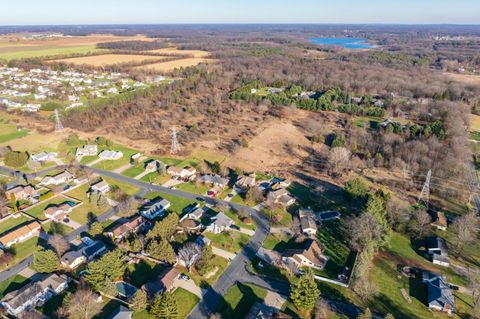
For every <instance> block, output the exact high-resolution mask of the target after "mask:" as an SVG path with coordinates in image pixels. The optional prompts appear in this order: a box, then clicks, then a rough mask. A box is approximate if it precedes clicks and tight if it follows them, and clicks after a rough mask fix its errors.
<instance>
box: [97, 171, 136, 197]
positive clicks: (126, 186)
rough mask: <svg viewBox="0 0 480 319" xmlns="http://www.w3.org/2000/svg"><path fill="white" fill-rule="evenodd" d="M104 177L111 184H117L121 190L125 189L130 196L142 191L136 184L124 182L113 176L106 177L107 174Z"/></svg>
mask: <svg viewBox="0 0 480 319" xmlns="http://www.w3.org/2000/svg"><path fill="white" fill-rule="evenodd" d="M102 178H103V179H104V180H105V181H106V182H107V183H108V184H109V185H110V186H112V185H117V186H118V187H119V188H120V189H121V190H123V191H124V192H125V193H127V194H128V195H130V196H132V195H135V194H136V193H138V192H139V191H140V188H139V187H137V186H135V185H132V184H129V183H124V182H121V181H119V180H117V179H112V178H108V177H105V176H102Z"/></svg>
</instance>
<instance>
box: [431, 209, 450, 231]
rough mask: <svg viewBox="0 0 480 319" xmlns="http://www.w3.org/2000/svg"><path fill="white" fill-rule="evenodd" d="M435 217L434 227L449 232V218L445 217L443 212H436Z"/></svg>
mask: <svg viewBox="0 0 480 319" xmlns="http://www.w3.org/2000/svg"><path fill="white" fill-rule="evenodd" d="M434 215H435V216H434V221H433V222H432V226H433V227H435V228H437V229H439V230H443V231H445V230H447V218H446V217H445V214H443V213H442V212H435V213H434Z"/></svg>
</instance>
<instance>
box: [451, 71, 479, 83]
mask: <svg viewBox="0 0 480 319" xmlns="http://www.w3.org/2000/svg"><path fill="white" fill-rule="evenodd" d="M444 74H445V75H446V76H448V77H449V78H450V79H452V80H453V81H457V82H462V83H465V84H472V85H480V75H474V74H459V73H451V72H445V73H444Z"/></svg>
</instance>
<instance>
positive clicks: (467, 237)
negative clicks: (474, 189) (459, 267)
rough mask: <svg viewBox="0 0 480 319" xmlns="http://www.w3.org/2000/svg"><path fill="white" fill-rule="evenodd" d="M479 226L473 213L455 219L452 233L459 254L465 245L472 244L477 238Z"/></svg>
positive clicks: (479, 220) (478, 219) (479, 223)
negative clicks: (455, 237) (455, 238)
mask: <svg viewBox="0 0 480 319" xmlns="http://www.w3.org/2000/svg"><path fill="white" fill-rule="evenodd" d="M479 226H480V218H479V217H478V216H477V215H476V214H475V213H474V212H469V213H468V214H466V215H463V216H461V217H458V218H457V219H455V221H454V222H453V225H452V231H453V233H454V234H455V235H456V236H457V246H458V249H459V251H460V252H462V251H463V249H464V247H465V245H467V244H470V243H472V242H473V241H474V240H475V239H476V238H477V236H478V228H479Z"/></svg>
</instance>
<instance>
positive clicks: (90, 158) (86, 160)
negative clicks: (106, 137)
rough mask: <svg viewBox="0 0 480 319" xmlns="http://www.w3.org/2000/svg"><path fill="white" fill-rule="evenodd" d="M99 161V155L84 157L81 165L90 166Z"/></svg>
mask: <svg viewBox="0 0 480 319" xmlns="http://www.w3.org/2000/svg"><path fill="white" fill-rule="evenodd" d="M97 159H98V156H97V155H92V156H83V157H82V159H81V160H80V164H82V165H88V164H90V163H91V162H93V161H95V160H97Z"/></svg>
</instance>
